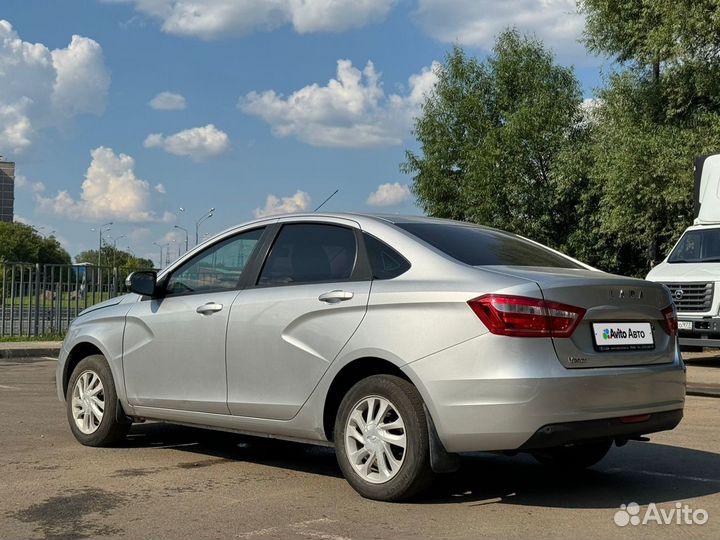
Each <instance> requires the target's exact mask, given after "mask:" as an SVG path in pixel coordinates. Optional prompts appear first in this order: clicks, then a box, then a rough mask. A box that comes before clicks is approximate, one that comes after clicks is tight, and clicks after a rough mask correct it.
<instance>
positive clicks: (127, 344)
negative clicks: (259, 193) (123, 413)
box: [123, 228, 264, 414]
mask: <svg viewBox="0 0 720 540" xmlns="http://www.w3.org/2000/svg"><path fill="white" fill-rule="evenodd" d="M263 231H264V229H263V228H259V229H253V230H250V231H246V232H242V233H239V234H237V235H235V236H232V237H230V238H227V239H224V240H221V241H219V242H218V243H216V244H214V245H212V246H210V247H209V248H207V249H205V250H203V251H202V252H201V253H199V254H198V255H196V256H195V257H192V258H191V259H189V260H188V261H187V262H185V263H184V264H182V265H181V266H179V267H178V268H177V269H176V270H175V271H173V273H172V274H171V275H170V276H169V277H168V278H167V281H166V285H165V293H164V295H162V297H160V298H153V299H143V300H141V301H139V302H137V303H136V304H135V305H133V307H132V308H131V309H130V312H129V313H128V314H127V324H126V328H125V336H124V347H123V370H124V373H125V385H126V391H127V396H128V401H129V403H130V404H131V405H138V406H144V407H157V408H165V409H181V410H187V411H195V412H207V413H219V414H228V413H229V411H228V407H227V374H226V370H225V338H226V331H227V323H228V317H229V314H230V307H231V306H232V303H233V301H234V300H235V298H236V297H237V295H238V294H239V292H240V279H241V276H242V272H243V269H244V268H245V266H246V263H247V262H248V260H249V259H250V257H251V255H252V253H253V251H254V249H255V247H256V245H257V243H258V241H259V239H260V238H261V236H262V234H263Z"/></svg>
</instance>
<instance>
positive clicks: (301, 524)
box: [238, 518, 351, 540]
mask: <svg viewBox="0 0 720 540" xmlns="http://www.w3.org/2000/svg"><path fill="white" fill-rule="evenodd" d="M337 522H338V520H336V519H329V518H318V519H308V520H307V521H298V522H296V523H290V524H288V525H285V526H284V527H267V528H265V529H255V530H254V531H248V532H244V533H240V534H238V538H257V537H259V536H265V535H270V534H272V535H276V536H278V534H277V533H283V532H284V531H287V530H288V529H290V530H293V531H294V532H299V533H301V534H303V535H305V536H306V537H310V538H317V539H318V540H351V539H350V538H348V537H346V536H339V535H335V534H331V533H324V532H321V531H315V530H312V529H308V527H310V526H311V525H319V524H321V523H337ZM279 536H282V534H280V535H279Z"/></svg>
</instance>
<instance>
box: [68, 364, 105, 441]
mask: <svg viewBox="0 0 720 540" xmlns="http://www.w3.org/2000/svg"><path fill="white" fill-rule="evenodd" d="M104 413H105V393H104V389H103V384H102V381H101V380H100V376H99V375H98V374H97V373H95V372H94V371H90V370H87V371H83V372H82V373H81V374H80V376H79V377H78V378H77V380H76V381H75V386H73V391H72V417H73V419H74V420H75V425H76V426H77V428H78V429H79V430H80V431H81V432H82V433H84V434H85V435H90V434H91V433H94V432H95V431H96V430H97V429H98V428H99V427H100V423H101V422H102V419H103V414H104Z"/></svg>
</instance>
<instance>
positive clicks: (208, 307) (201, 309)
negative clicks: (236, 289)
mask: <svg viewBox="0 0 720 540" xmlns="http://www.w3.org/2000/svg"><path fill="white" fill-rule="evenodd" d="M222 308H223V305H222V304H216V303H215V302H208V303H207V304H203V305H202V306H198V308H197V309H196V310H195V311H197V312H198V313H202V314H203V315H209V314H210V313H215V312H216V311H220V310H222Z"/></svg>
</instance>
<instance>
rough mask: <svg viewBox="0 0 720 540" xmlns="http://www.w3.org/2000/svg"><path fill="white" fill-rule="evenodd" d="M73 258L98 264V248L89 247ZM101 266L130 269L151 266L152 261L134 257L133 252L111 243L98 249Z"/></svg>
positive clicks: (80, 261)
mask: <svg viewBox="0 0 720 540" xmlns="http://www.w3.org/2000/svg"><path fill="white" fill-rule="evenodd" d="M75 260H76V261H77V262H78V263H87V264H94V265H97V264H98V250H97V249H89V250H87V251H83V252H81V253H80V254H79V255H78V256H77V257H75ZM100 265H101V266H115V267H117V268H127V269H132V270H139V269H147V268H153V267H154V265H153V262H152V261H151V260H150V259H143V258H140V257H135V256H134V255H133V254H131V253H129V252H127V251H123V250H121V249H116V248H114V247H113V246H111V245H108V244H105V245H103V247H102V250H101V251H100Z"/></svg>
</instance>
